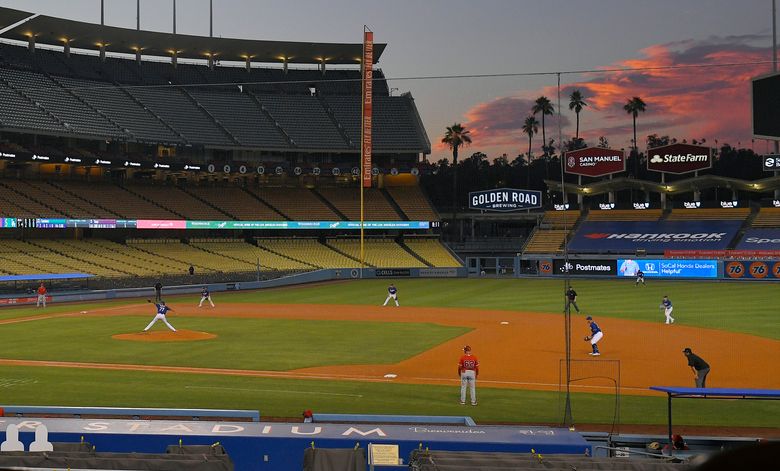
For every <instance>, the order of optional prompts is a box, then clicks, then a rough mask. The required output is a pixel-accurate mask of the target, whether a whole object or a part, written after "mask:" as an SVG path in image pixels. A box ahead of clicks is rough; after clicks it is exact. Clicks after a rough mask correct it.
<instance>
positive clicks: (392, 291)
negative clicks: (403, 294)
mask: <svg viewBox="0 0 780 471" xmlns="http://www.w3.org/2000/svg"><path fill="white" fill-rule="evenodd" d="M391 299H392V300H393V301H395V305H396V306H400V304H398V289H397V288H396V287H395V285H393V284H391V285H390V286H388V287H387V299H385V303H384V304H382V306H387V303H388V302H390V300H391Z"/></svg>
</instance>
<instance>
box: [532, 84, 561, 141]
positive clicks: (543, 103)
mask: <svg viewBox="0 0 780 471" xmlns="http://www.w3.org/2000/svg"><path fill="white" fill-rule="evenodd" d="M531 111H532V112H533V114H534V115H536V114H537V113H542V151H543V152H544V155H547V133H546V130H545V125H544V117H545V115H552V114H553V113H554V112H555V109H554V108H553V105H552V102H550V99H549V98H547V97H546V96H540V97H539V98H537V99H536V101H535V102H534V106H533V108H531Z"/></svg>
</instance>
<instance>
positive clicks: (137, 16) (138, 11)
mask: <svg viewBox="0 0 780 471" xmlns="http://www.w3.org/2000/svg"><path fill="white" fill-rule="evenodd" d="M135 29H136V30H137V31H141V0H135Z"/></svg>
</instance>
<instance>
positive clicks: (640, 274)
mask: <svg viewBox="0 0 780 471" xmlns="http://www.w3.org/2000/svg"><path fill="white" fill-rule="evenodd" d="M636 276H637V277H638V278H644V277H645V274H644V273H643V272H642V270H639V271H638V272H636Z"/></svg>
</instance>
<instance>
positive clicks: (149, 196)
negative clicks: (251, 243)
mask: <svg viewBox="0 0 780 471" xmlns="http://www.w3.org/2000/svg"><path fill="white" fill-rule="evenodd" d="M125 189H126V190H128V191H130V192H132V193H134V194H136V195H138V196H141V197H142V198H143V199H146V200H149V201H154V202H156V203H158V204H159V205H161V206H164V207H165V209H167V210H169V211H171V212H172V213H175V214H177V215H179V216H180V218H184V219H191V220H216V221H221V220H223V219H225V218H228V217H229V215H228V214H225V213H224V212H222V211H219V210H218V209H216V208H214V207H213V206H211V205H209V204H208V203H206V202H205V201H202V200H200V199H198V198H196V197H194V196H192V195H190V194H189V193H187V192H185V191H184V190H182V189H180V188H178V187H176V186H172V185H138V184H135V185H127V186H126V187H125Z"/></svg>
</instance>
